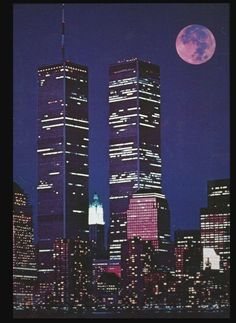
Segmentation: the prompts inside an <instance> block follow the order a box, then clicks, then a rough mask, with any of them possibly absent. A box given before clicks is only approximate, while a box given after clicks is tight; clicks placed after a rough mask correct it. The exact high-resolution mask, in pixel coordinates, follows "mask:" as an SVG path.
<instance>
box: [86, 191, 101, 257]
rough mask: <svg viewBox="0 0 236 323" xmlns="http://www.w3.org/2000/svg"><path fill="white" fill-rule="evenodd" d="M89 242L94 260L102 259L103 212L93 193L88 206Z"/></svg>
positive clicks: (97, 198) (96, 196)
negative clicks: (92, 247) (92, 248)
mask: <svg viewBox="0 0 236 323" xmlns="http://www.w3.org/2000/svg"><path fill="white" fill-rule="evenodd" d="M88 224H89V240H90V241H91V242H92V243H94V252H95V258H99V259H101V258H103V257H104V252H105V236H104V234H105V231H104V225H105V222H104V212H103V206H102V203H101V202H100V201H99V197H98V195H97V194H96V193H95V194H94V196H93V200H92V203H90V205H89V216H88Z"/></svg>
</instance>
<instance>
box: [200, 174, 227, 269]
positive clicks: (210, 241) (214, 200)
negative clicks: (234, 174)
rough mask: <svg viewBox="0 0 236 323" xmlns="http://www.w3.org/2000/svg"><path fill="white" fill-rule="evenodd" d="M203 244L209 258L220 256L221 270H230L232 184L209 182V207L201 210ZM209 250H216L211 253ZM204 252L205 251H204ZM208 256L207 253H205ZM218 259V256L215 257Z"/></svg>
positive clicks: (220, 181) (223, 180) (218, 181)
mask: <svg viewBox="0 0 236 323" xmlns="http://www.w3.org/2000/svg"><path fill="white" fill-rule="evenodd" d="M200 213H201V243H202V247H203V248H207V250H205V251H207V252H208V253H209V257H206V256H205V258H206V259H208V258H209V259H210V255H211V254H212V255H214V252H215V253H216V254H218V255H219V256H220V268H221V269H223V270H225V269H229V268H230V182H229V180H228V179H220V180H212V181H208V207H207V208H201V210H200ZM209 248H213V249H214V250H212V251H210V250H209ZM203 251H204V250H203ZM204 254H206V252H204ZM215 258H216V256H215ZM203 265H204V267H205V264H203Z"/></svg>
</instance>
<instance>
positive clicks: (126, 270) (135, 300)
mask: <svg viewBox="0 0 236 323" xmlns="http://www.w3.org/2000/svg"><path fill="white" fill-rule="evenodd" d="M152 255H153V246H152V243H151V241H145V240H141V239H140V238H138V237H135V238H134V239H129V240H127V241H125V242H123V243H122V247H121V287H122V290H121V303H122V305H123V306H124V307H126V306H127V307H129V308H136V307H142V306H143V305H144V302H145V278H146V277H148V275H149V274H150V272H151V268H152Z"/></svg>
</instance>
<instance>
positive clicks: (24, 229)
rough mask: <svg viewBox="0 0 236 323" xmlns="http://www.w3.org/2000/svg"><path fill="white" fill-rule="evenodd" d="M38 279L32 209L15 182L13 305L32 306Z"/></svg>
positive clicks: (16, 307) (22, 307)
mask: <svg viewBox="0 0 236 323" xmlns="http://www.w3.org/2000/svg"><path fill="white" fill-rule="evenodd" d="M36 279H37V268H36V258H35V247H34V243H33V223H32V209H31V206H30V205H29V202H28V198H27V196H26V195H25V193H24V191H23V190H22V188H20V186H19V185H18V184H16V183H13V307H14V309H27V308H32V307H33V303H34V292H35V286H36Z"/></svg>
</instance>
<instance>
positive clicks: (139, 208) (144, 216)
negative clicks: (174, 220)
mask: <svg viewBox="0 0 236 323" xmlns="http://www.w3.org/2000/svg"><path fill="white" fill-rule="evenodd" d="M134 237H140V238H141V239H142V240H149V241H151V242H152V245H153V247H154V248H155V250H156V251H161V252H162V251H168V247H169V244H170V215H169V209H168V204H167V201H166V198H165V196H164V194H161V193H158V192H155V191H153V190H142V189H141V190H139V191H138V192H137V193H134V194H133V195H132V197H131V199H130V203H129V208H128V210H127V239H133V238H134Z"/></svg>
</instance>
